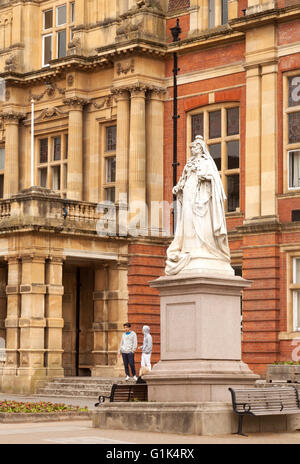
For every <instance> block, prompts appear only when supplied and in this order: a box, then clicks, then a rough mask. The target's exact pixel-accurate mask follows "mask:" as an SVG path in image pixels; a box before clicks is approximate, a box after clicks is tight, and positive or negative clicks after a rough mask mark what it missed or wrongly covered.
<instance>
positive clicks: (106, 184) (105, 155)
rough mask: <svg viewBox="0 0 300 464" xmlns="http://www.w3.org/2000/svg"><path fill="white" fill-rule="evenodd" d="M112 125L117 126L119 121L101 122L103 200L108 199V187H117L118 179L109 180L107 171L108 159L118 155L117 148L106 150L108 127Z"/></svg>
mask: <svg viewBox="0 0 300 464" xmlns="http://www.w3.org/2000/svg"><path fill="white" fill-rule="evenodd" d="M111 126H117V121H116V120H113V121H106V122H105V123H103V124H101V126H100V130H101V146H102V149H101V153H102V157H101V158H102V162H101V168H102V169H101V171H102V173H103V174H102V179H101V180H102V189H101V191H102V192H103V193H102V199H101V201H105V199H106V194H105V191H106V189H109V188H114V189H115V188H116V181H114V182H107V172H106V160H107V159H108V158H112V157H116V149H115V150H110V151H106V129H107V128H108V127H111Z"/></svg>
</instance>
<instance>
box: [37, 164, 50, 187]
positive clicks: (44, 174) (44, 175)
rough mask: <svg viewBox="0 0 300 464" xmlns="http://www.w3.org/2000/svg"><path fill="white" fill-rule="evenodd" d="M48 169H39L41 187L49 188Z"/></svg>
mask: <svg viewBox="0 0 300 464" xmlns="http://www.w3.org/2000/svg"><path fill="white" fill-rule="evenodd" d="M47 171H48V170H47V168H42V169H39V185H40V187H47Z"/></svg>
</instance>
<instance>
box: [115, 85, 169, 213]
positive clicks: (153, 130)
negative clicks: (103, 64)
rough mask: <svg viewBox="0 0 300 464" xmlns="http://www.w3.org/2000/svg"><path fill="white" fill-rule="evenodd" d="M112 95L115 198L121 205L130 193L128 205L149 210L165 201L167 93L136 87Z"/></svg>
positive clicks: (142, 86)
mask: <svg viewBox="0 0 300 464" xmlns="http://www.w3.org/2000/svg"><path fill="white" fill-rule="evenodd" d="M112 92H113V93H114V94H115V95H116V99H117V150H116V158H117V175H116V187H117V188H116V190H117V195H116V198H117V201H119V202H121V203H122V199H123V198H124V197H121V195H122V194H126V193H127V194H128V197H127V201H128V202H129V205H133V204H134V202H137V203H138V202H139V203H140V204H141V206H142V204H144V205H146V203H147V204H148V207H149V206H150V205H151V202H152V201H154V200H156V201H162V200H163V192H162V185H163V114H164V104H163V99H162V96H163V95H164V93H165V89H162V88H159V87H154V86H150V85H146V84H140V83H137V84H134V85H132V86H128V87H126V88H119V89H113V90H112ZM146 128H147V130H146ZM137 203H136V204H137ZM145 214H146V213H145Z"/></svg>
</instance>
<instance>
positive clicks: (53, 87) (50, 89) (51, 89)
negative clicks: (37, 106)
mask: <svg viewBox="0 0 300 464" xmlns="http://www.w3.org/2000/svg"><path fill="white" fill-rule="evenodd" d="M55 91H57V92H58V93H59V94H60V95H65V93H66V89H64V88H60V87H58V86H57V84H56V83H55V82H51V83H47V84H46V88H45V90H43V92H41V93H40V94H33V93H32V92H31V90H30V91H29V96H28V101H31V100H32V99H33V100H35V101H40V100H41V99H42V98H43V97H44V96H45V95H47V96H48V97H49V98H51V97H53V96H54V95H55Z"/></svg>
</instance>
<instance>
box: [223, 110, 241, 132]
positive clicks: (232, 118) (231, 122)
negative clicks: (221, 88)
mask: <svg viewBox="0 0 300 464" xmlns="http://www.w3.org/2000/svg"><path fill="white" fill-rule="evenodd" d="M226 116H227V118H226V120H227V135H236V134H239V133H240V109H239V107H238V106H236V107H235V108H227V110H226Z"/></svg>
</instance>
